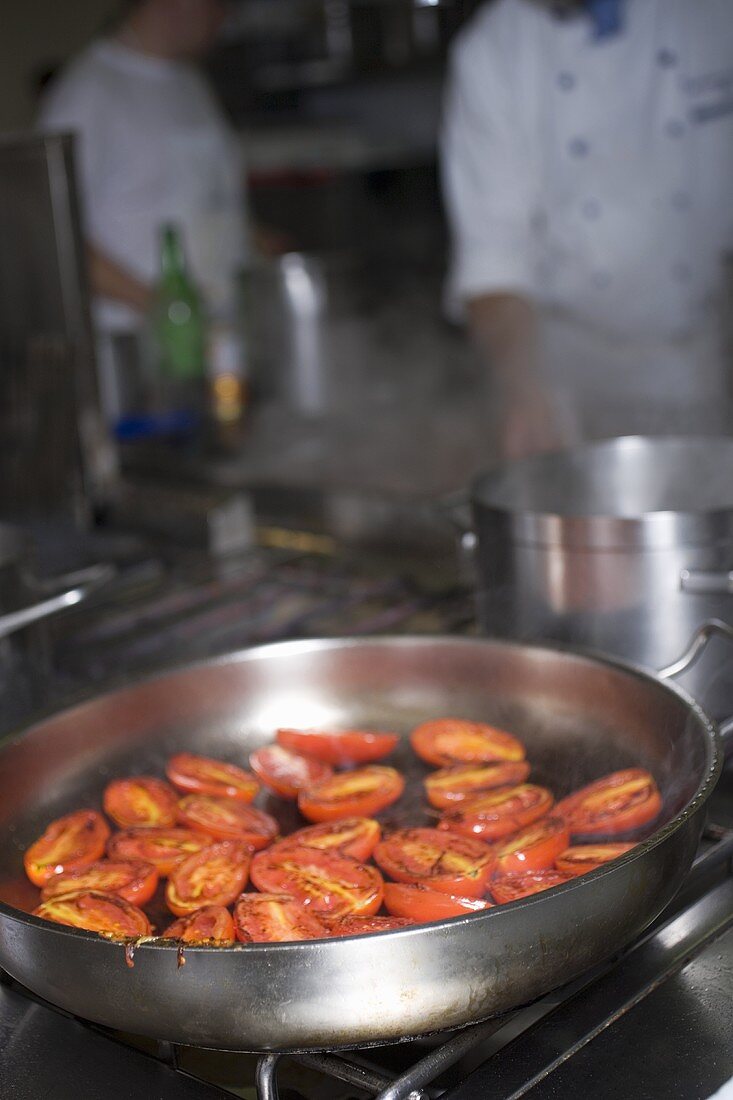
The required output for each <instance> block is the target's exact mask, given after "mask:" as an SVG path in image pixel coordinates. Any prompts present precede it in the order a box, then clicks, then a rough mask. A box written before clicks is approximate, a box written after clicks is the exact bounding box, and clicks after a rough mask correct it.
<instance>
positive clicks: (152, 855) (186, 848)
mask: <svg viewBox="0 0 733 1100" xmlns="http://www.w3.org/2000/svg"><path fill="white" fill-rule="evenodd" d="M208 844H211V838H210V837H206V836H204V835H203V834H202V833H196V832H194V831H193V829H175V828H174V829H125V830H124V832H121V833H114V834H113V836H112V837H111V838H110V841H109V844H108V845H107V855H108V856H109V858H110V859H113V860H126V861H129V860H142V861H143V862H145V863H152V865H153V867H155V868H156V869H157V871H158V874H159V875H160V877H161V878H165V876H166V875H169V874H170V873H171V871H172V870H173V869H174V868H175V867H177V866H178V864H179V863H182V862H183V860H184V859H187V858H188V857H189V856H192V855H193V854H194V852H200V851H201V849H202V848H205V847H206V846H207V845H208Z"/></svg>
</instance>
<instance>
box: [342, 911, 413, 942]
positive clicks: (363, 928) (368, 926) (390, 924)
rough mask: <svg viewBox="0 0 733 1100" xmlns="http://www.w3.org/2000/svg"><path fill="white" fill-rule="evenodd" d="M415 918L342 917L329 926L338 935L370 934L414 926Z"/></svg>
mask: <svg viewBox="0 0 733 1100" xmlns="http://www.w3.org/2000/svg"><path fill="white" fill-rule="evenodd" d="M414 925H415V921H414V920H410V919H409V918H408V917H356V916H351V917H341V919H340V920H337V921H334V922H333V923H332V924H331V925H330V927H329V934H330V935H331V936H333V937H334V938H335V937H337V936H368V935H371V933H372V932H393V931H394V930H395V929H396V928H412V927H414Z"/></svg>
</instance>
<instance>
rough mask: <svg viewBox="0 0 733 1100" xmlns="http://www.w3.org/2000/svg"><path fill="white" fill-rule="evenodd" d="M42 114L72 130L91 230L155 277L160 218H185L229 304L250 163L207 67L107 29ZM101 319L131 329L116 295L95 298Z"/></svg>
mask: <svg viewBox="0 0 733 1100" xmlns="http://www.w3.org/2000/svg"><path fill="white" fill-rule="evenodd" d="M39 125H40V127H41V128H43V129H48V130H71V131H74V132H75V133H76V135H77V165H78V169H79V175H80V184H81V192H82V205H83V216H84V218H85V223H86V226H85V228H86V233H87V235H88V237H89V238H90V240H92V241H93V242H94V243H95V244H96V245H98V246H99V248H100V249H102V250H103V251H104V252H106V253H107V254H108V255H109V256H111V257H112V258H113V259H115V260H117V261H118V262H119V263H120V264H122V265H123V266H124V267H126V268H128V269H129V270H130V271H131V272H132V273H134V274H135V275H137V276H138V277H140V278H142V279H145V280H153V279H154V278H155V277H156V274H157V270H158V262H159V260H158V256H159V244H158V240H159V237H158V234H159V228H160V226H161V224H162V223H163V222H166V221H174V222H177V223H179V224H180V225H181V227H182V230H183V234H184V240H185V248H186V252H187V255H188V258H189V262H190V265H191V268H192V272H193V275H194V277H195V278H196V279H197V281H198V282H199V284H200V285H201V286H202V288H203V289H204V291H205V293H206V294H207V296H208V298H209V300H210V301H212V303H213V304H214V305H215V306H217V305H224V303H225V301H226V299H227V298H228V296H229V295H230V293H231V280H232V277H233V275H234V274H235V272H236V271H237V269H238V268H239V267H241V265H242V263H243V262H244V261H245V260H246V255H247V245H248V242H247V235H246V210H245V194H244V167H243V163H242V160H241V156H240V150H239V147H238V144H237V141H236V138H235V136H234V134H233V133H232V131H231V130H230V129H229V127H228V125H227V123H226V121H225V119H224V118H223V116H222V112H221V110H220V109H219V107H218V105H217V104H216V102H215V100H214V97H213V95H212V94H211V92H210V90H209V88H208V86H207V84H206V81H205V80H204V78H203V76H202V75H201V74H200V73H199V72H198V71H197V70H196V69H195V68H194V67H193V66H191V65H188V64H183V63H181V62H175V61H167V60H163V59H159V58H153V57H150V56H147V55H145V54H141V53H138V52H136V51H134V50H131V49H129V48H128V47H126V46H124V45H122V44H121V43H119V42H116V41H113V40H101V41H98V42H95V43H93V44H92V45H91V46H90V47H89V48H88V49H87V50H86V51H85V52H84V53H82V54H81V55H80V56H79V57H78V58H77V59H76V60H75V61H74V62H73V63H72V64H71V65H70V66H69V68H68V69H67V70H66V71H65V72H64V73H63V74H62V75H61V77H60V78H59V79H58V80H57V81H56V82H55V83H54V84H53V86H52V88H51V89H50V92H49V94H48V95H47V97H46V100H45V102H44V104H43V107H42V111H41V114H40V118H39ZM95 305H96V307H97V308H96V310H95V313H96V318H97V321H98V323H99V324H100V327H101V328H102V329H103V330H107V331H110V330H120V329H127V328H132V327H134V326H135V325H137V324H138V323H139V319H138V318H137V317H136V316H135V314H134V313H133V312H132V311H130V310H128V309H126V308H125V307H124V306H122V305H120V304H119V303H113V302H108V301H103V302H101V303H95Z"/></svg>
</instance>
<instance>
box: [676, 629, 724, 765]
mask: <svg viewBox="0 0 733 1100" xmlns="http://www.w3.org/2000/svg"><path fill="white" fill-rule="evenodd" d="M714 634H717V635H718V636H719V637H721V638H727V639H728V641H729V642H733V626H731V625H730V623H726V622H723V620H722V619H708V620H707V621H706V622H704V623H703V624H702V625H701V626H699V627H698V628H697V630H696V631H695V633H694V634H693V636H692V639H691V640H690V644H689V646H688V647H687V649H686V650H685V652H684V653H683V654H682V656H681V657H679V658H678V659H677V660H676V661H673V662H672V664H671V665H665V667H664V668H660V669H659V672H658V673H657V676H658V677H659V679H660V680H670V679H672V678H673V677H675V676H679V675H680V674H681V673H683V672H686V671H687V669H688V668H691V667H692V666H693V665H694V663H695V661H696V660H697V659H698V657H700V655H701V654H702V653H703V651H704V650H705V648H706V646H707V644H708V642H709V641H710V639H711V638H712V637H713V635H714ZM718 731H719V733H720V736H721V739H722V741H723V745H724V747H725V749H726V755H727V754H729V753H731V752H733V717H731V718H726V719H725V720H724V721H723V722H721V723H720V724H719V726H718Z"/></svg>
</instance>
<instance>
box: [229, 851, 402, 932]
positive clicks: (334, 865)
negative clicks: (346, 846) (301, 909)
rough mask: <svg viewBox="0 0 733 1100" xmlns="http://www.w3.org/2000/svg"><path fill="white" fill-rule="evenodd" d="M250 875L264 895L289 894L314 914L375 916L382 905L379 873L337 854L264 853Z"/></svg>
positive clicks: (257, 859) (254, 860)
mask: <svg viewBox="0 0 733 1100" xmlns="http://www.w3.org/2000/svg"><path fill="white" fill-rule="evenodd" d="M250 874H251V878H252V882H253V883H254V885H255V886H256V887H257V889H258V890H260V891H262V893H264V894H287V895H288V896H289V897H291V898H293V899H294V900H295V901H297V902H300V903H301V904H302V905H304V906H306V907H307V908H308V909H309V910H310V911H311V912H313V913H319V914H320V913H329V914H330V915H331V916H333V917H339V916H346V915H347V914H348V913H357V914H359V915H360V916H371V915H372V914H373V913H376V912H377V910H378V909H379V907H380V905H381V904H382V894H383V888H384V883H383V881H382V876H381V875H380V874H379V872H378V871H377V870H376V869H375V868H374V867H368V866H367V865H366V864H364V863H357V862H356V860H354V859H349V858H348V857H347V856H340V855H338V854H337V853H335V852H323V851H319V850H318V849H317V848H305V847H292V848H287V849H285V851H280V852H260V853H259V854H258V855H256V856H255V857H254V859H253V860H252V868H251V872H250Z"/></svg>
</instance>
